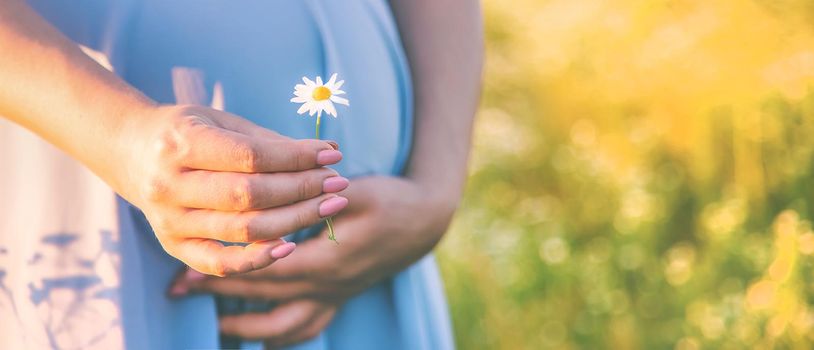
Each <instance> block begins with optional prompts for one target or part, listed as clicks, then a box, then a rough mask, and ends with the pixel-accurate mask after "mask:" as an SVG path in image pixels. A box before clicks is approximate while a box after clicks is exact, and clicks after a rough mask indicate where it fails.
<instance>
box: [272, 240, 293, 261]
mask: <svg viewBox="0 0 814 350" xmlns="http://www.w3.org/2000/svg"><path fill="white" fill-rule="evenodd" d="M294 248H297V245H296V244H295V243H294V242H288V243H286V244H282V245H278V246H276V247H274V249H272V250H271V257H272V258H274V259H282V258H285V257H287V256H288V255H289V254H291V252H293V251H294Z"/></svg>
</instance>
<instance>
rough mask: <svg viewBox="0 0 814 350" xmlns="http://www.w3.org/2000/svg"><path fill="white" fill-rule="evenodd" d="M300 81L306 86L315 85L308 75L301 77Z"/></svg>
mask: <svg viewBox="0 0 814 350" xmlns="http://www.w3.org/2000/svg"><path fill="white" fill-rule="evenodd" d="M302 82H303V83H305V85H307V86H308V87H313V86H316V83H314V81H313V80H311V79H308V77H302Z"/></svg>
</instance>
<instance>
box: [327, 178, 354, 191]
mask: <svg viewBox="0 0 814 350" xmlns="http://www.w3.org/2000/svg"><path fill="white" fill-rule="evenodd" d="M348 185H350V181H348V179H346V178H344V177H341V176H333V177H329V178H327V179H325V181H324V182H322V192H325V193H334V192H339V191H342V190H344V189H346V188H348Z"/></svg>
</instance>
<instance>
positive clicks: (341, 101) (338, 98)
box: [331, 96, 350, 106]
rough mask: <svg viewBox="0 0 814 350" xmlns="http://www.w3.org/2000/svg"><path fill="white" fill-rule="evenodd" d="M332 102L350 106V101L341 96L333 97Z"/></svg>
mask: <svg viewBox="0 0 814 350" xmlns="http://www.w3.org/2000/svg"><path fill="white" fill-rule="evenodd" d="M331 101H334V102H336V103H338V104H341V105H345V106H350V101H348V99H346V98H342V97H339V96H331Z"/></svg>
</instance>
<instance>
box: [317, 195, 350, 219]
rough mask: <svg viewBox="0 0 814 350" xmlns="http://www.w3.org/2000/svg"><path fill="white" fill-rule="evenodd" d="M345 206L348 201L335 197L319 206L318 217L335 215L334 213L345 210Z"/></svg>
mask: <svg viewBox="0 0 814 350" xmlns="http://www.w3.org/2000/svg"><path fill="white" fill-rule="evenodd" d="M346 206H348V199H347V198H345V197H339V196H337V197H333V198H331V199H327V200H325V201H324V202H322V203H320V204H319V216H320V217H323V218H324V217H328V216H332V215H336V213H338V212H339V211H341V210H342V209H345V207H346Z"/></svg>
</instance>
